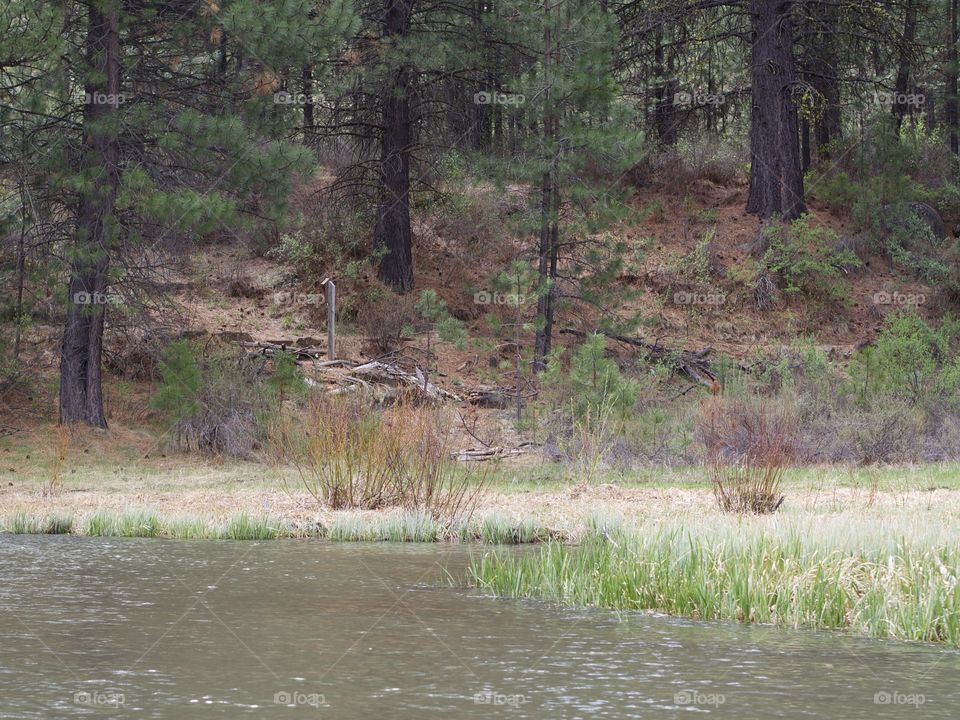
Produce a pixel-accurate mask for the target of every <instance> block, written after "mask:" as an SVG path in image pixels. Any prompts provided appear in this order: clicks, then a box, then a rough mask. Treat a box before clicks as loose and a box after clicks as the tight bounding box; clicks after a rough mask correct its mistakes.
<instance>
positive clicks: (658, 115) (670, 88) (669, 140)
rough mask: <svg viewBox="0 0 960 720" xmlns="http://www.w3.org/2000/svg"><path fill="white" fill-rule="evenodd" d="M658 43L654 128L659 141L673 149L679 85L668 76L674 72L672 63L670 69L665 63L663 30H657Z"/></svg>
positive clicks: (677, 115) (654, 92)
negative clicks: (676, 97) (676, 99)
mask: <svg viewBox="0 0 960 720" xmlns="http://www.w3.org/2000/svg"><path fill="white" fill-rule="evenodd" d="M656 43H657V47H656V50H655V52H654V58H655V62H656V66H655V67H656V74H657V86H656V88H655V89H654V91H653V126H654V129H655V130H656V134H657V139H659V140H660V142H661V143H663V144H664V145H666V146H668V147H673V146H675V145H676V144H677V134H678V132H677V131H678V127H679V124H680V123H679V114H678V112H677V104H676V101H675V96H676V93H677V90H679V85H678V84H677V80H676V78H673V77H668V76H667V75H668V73H671V72H672V63H671V64H670V65H671V67H670V68H668V67H667V65H666V63H665V58H664V48H663V29H662V28H661V29H658V30H657V34H656Z"/></svg>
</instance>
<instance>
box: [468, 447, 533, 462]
mask: <svg viewBox="0 0 960 720" xmlns="http://www.w3.org/2000/svg"><path fill="white" fill-rule="evenodd" d="M533 447H536V446H535V445H534V443H521V444H520V445H518V446H517V447H513V448H504V447H491V448H482V449H479V450H478V449H476V448H467V449H466V450H458V451H456V452H452V453H450V456H451V457H452V458H453V459H454V460H459V461H460V462H484V461H486V460H499V459H501V458H508V457H516V456H518V455H523V454H524V453H525V452H528V451H529V450H530V449H531V448H533Z"/></svg>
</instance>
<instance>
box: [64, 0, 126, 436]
mask: <svg viewBox="0 0 960 720" xmlns="http://www.w3.org/2000/svg"><path fill="white" fill-rule="evenodd" d="M86 42H87V61H88V63H89V66H90V76H89V78H88V79H87V83H86V98H85V100H86V103H85V105H84V109H83V136H84V147H83V157H82V159H81V163H80V169H81V173H82V174H83V175H85V176H89V177H91V178H93V180H92V182H91V184H90V186H89V187H88V188H85V189H84V191H83V192H82V193H81V195H80V202H79V207H78V211H77V235H76V238H75V244H74V248H73V254H72V258H71V264H70V285H69V294H68V301H69V309H68V311H67V320H66V326H65V328H64V332H63V354H62V357H61V360H60V422H61V423H64V424H72V423H78V422H82V423H86V424H88V425H92V426H95V427H101V428H105V427H106V426H107V421H106V417H105V416H104V412H103V391H102V388H101V375H100V373H101V365H102V362H101V356H102V350H103V326H104V318H105V313H106V299H107V295H106V293H107V267H108V264H109V257H110V249H111V246H112V244H113V243H114V242H115V239H116V232H117V228H116V225H115V222H114V217H113V214H114V204H115V201H116V194H117V185H118V183H119V172H120V168H119V156H120V150H119V142H118V139H117V124H116V118H115V115H116V112H117V104H118V98H119V95H120V69H119V45H120V40H119V33H118V22H117V10H116V9H115V8H111V9H109V10H108V11H107V14H104V12H103V11H102V10H101V9H100V7H99V4H98V3H91V4H90V6H89V28H88V31H87V41H86Z"/></svg>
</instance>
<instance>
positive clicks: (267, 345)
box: [240, 341, 326, 361]
mask: <svg viewBox="0 0 960 720" xmlns="http://www.w3.org/2000/svg"><path fill="white" fill-rule="evenodd" d="M240 345H241V346H243V347H245V348H247V354H248V355H253V356H256V355H262V356H265V357H272V356H273V355H276V354H277V353H281V352H285V353H289V354H290V355H292V356H293V358H294V360H298V361H299V360H316V359H317V358H320V357H323V356H324V355H326V350H324V349H323V348H318V347H297V346H295V345H293V344H292V343H291V344H290V345H287V344H286V343H283V342H263V341H257V342H241V343H240Z"/></svg>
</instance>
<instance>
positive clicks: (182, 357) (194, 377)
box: [151, 340, 201, 422]
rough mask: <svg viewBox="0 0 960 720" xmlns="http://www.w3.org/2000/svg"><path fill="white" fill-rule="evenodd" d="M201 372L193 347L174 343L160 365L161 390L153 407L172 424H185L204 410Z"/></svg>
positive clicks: (154, 400) (185, 342) (157, 392)
mask: <svg viewBox="0 0 960 720" xmlns="http://www.w3.org/2000/svg"><path fill="white" fill-rule="evenodd" d="M200 384H201V372H200V365H199V363H198V362H197V356H196V353H195V352H194V349H193V348H192V347H191V345H190V343H189V342H187V341H186V340H177V341H175V342H172V343H170V345H169V347H168V348H167V350H166V352H165V353H164V357H163V360H161V361H160V386H159V387H158V388H157V391H156V393H155V394H154V396H153V398H152V400H151V405H152V406H153V407H154V408H156V409H157V410H159V411H160V412H161V413H163V415H164V416H165V417H166V418H167V419H168V420H170V421H173V422H176V421H179V420H182V419H184V418H186V417H189V416H190V415H193V414H194V413H196V412H198V411H199V410H200V402H199V396H200Z"/></svg>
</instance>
